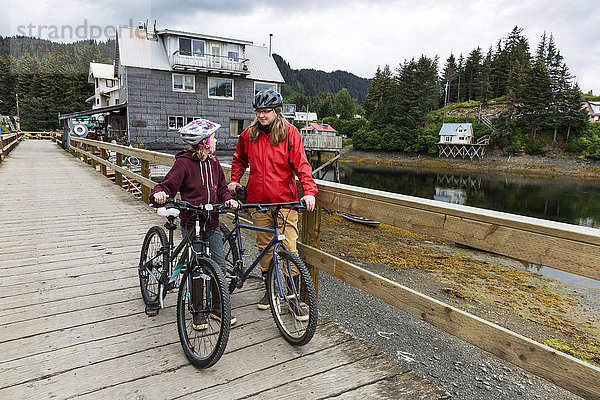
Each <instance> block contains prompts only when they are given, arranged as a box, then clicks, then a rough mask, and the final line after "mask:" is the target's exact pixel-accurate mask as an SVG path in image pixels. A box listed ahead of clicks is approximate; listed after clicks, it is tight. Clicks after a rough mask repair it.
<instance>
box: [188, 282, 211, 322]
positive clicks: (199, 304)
mask: <svg viewBox="0 0 600 400" xmlns="http://www.w3.org/2000/svg"><path fill="white" fill-rule="evenodd" d="M203 303H204V279H202V277H200V276H193V277H192V304H193V305H194V309H196V310H200V309H202V308H204V304H203ZM192 319H193V321H192V328H194V329H195V330H197V331H202V330H204V329H207V328H208V321H207V320H206V314H205V313H202V312H197V313H196V314H194V315H193V316H192Z"/></svg>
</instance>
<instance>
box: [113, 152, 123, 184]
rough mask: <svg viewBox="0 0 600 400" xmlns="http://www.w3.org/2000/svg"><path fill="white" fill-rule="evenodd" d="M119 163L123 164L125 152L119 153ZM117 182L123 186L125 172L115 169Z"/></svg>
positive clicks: (119, 164) (120, 165)
mask: <svg viewBox="0 0 600 400" xmlns="http://www.w3.org/2000/svg"><path fill="white" fill-rule="evenodd" d="M117 165H118V166H119V167H122V166H123V154H121V153H117ZM115 183H116V184H117V185H119V186H121V187H122V186H123V174H121V173H120V172H118V171H116V170H115Z"/></svg>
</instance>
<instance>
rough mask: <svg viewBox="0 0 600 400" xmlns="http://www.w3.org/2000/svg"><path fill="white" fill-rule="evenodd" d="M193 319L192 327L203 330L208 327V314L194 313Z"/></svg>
mask: <svg viewBox="0 0 600 400" xmlns="http://www.w3.org/2000/svg"><path fill="white" fill-rule="evenodd" d="M192 319H193V321H192V328H194V330H196V331H203V330H205V329H207V328H208V321H207V320H206V315H204V314H203V313H198V314H194V316H193V318H192Z"/></svg>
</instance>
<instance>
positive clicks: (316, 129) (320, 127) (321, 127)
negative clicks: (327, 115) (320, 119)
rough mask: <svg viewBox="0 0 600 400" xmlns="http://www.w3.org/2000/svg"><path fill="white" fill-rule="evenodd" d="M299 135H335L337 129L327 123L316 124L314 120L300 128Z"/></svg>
mask: <svg viewBox="0 0 600 400" xmlns="http://www.w3.org/2000/svg"><path fill="white" fill-rule="evenodd" d="M300 134H301V135H324V136H336V135H337V131H336V130H335V129H333V127H332V126H331V125H328V124H317V123H316V122H310V123H308V124H306V126H304V128H302V129H300Z"/></svg>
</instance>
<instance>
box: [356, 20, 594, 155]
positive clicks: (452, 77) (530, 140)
mask: <svg viewBox="0 0 600 400" xmlns="http://www.w3.org/2000/svg"><path fill="white" fill-rule="evenodd" d="M521 32H522V30H521V29H520V28H518V27H515V28H514V29H513V30H512V31H511V32H510V33H509V34H508V36H507V37H506V38H502V39H500V40H499V41H498V43H497V45H496V46H495V48H492V47H490V48H489V50H488V51H487V53H486V54H485V55H484V54H483V52H482V50H481V48H480V47H477V48H476V49H473V50H472V51H471V52H470V53H469V54H468V56H467V57H466V58H464V57H463V55H462V54H461V55H459V56H458V58H456V57H455V56H454V55H453V54H451V55H450V57H448V59H447V60H446V63H445V65H444V67H443V71H442V73H441V76H438V72H437V71H438V68H439V67H438V61H437V57H436V58H433V59H432V58H428V57H427V56H421V58H419V59H418V60H415V59H412V60H410V61H405V62H403V63H402V64H400V68H398V69H396V70H394V72H393V71H392V70H391V69H390V67H389V66H386V67H384V68H383V69H378V70H377V71H376V73H375V77H374V78H373V80H372V82H371V87H370V88H369V94H368V95H367V100H366V101H365V103H364V109H365V116H366V117H367V120H368V123H367V124H366V125H365V126H364V127H363V128H362V129H361V130H360V131H358V132H357V133H356V135H355V136H354V139H353V143H354V145H355V147H358V148H364V149H382V150H396V151H408V152H431V153H435V152H436V146H435V143H436V142H437V141H438V132H439V130H440V127H441V124H442V119H443V111H442V110H441V109H439V108H440V107H443V105H444V100H446V101H447V102H448V103H453V102H454V103H461V102H465V104H464V105H465V106H478V105H479V104H488V103H494V104H496V103H503V107H502V109H503V111H502V112H501V113H499V114H495V115H493V116H492V117H493V126H494V128H493V129H491V130H490V129H489V128H488V127H487V126H485V125H484V124H476V125H475V133H476V136H482V135H484V134H490V135H491V143H492V144H493V145H495V146H496V147H499V148H502V149H505V150H508V151H514V152H520V151H525V152H527V153H529V154H541V153H544V152H545V151H546V150H547V149H548V148H551V149H558V148H562V149H566V150H568V151H572V152H582V151H583V152H584V154H598V156H599V157H600V137H598V133H597V132H596V131H597V129H596V128H595V127H594V125H590V124H589V122H588V116H587V113H586V112H585V111H584V110H582V95H581V92H580V90H579V87H578V86H577V84H576V83H575V82H574V78H573V76H571V74H570V73H569V68H568V66H567V64H566V62H565V60H564V58H563V57H562V55H561V53H560V50H559V49H558V48H557V46H556V44H555V41H554V38H553V36H552V35H547V34H546V33H544V34H543V36H542V37H541V38H540V40H539V42H538V45H537V46H536V48H535V51H534V52H533V53H532V52H531V51H530V45H529V41H528V39H527V38H526V37H525V36H523V35H522V34H521ZM463 121H465V119H464V118H462V119H461V118H460V117H452V118H447V119H446V122H463ZM471 122H476V121H471ZM594 143H596V144H594ZM594 146H595V147H594ZM596 147H597V149H596Z"/></svg>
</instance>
